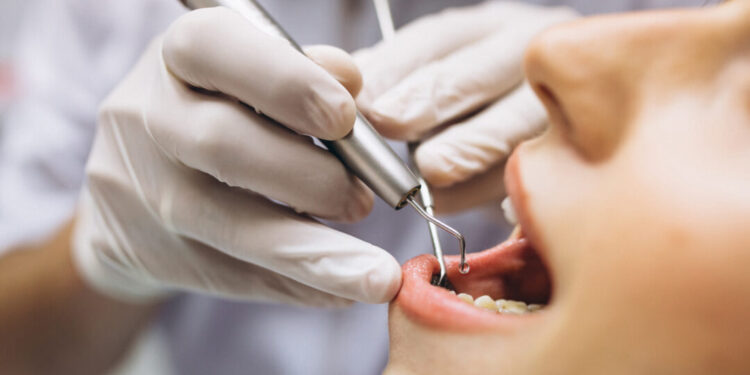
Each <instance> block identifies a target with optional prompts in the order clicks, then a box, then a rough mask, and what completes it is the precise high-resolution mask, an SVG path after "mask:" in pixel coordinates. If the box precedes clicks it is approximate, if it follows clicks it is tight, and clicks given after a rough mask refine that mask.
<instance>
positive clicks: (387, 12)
mask: <svg viewBox="0 0 750 375" xmlns="http://www.w3.org/2000/svg"><path fill="white" fill-rule="evenodd" d="M373 5H374V6H375V14H376V16H377V19H378V25H379V26H380V33H381V35H382V37H383V41H389V40H391V39H392V38H393V37H394V36H395V35H396V28H395V27H394V26H393V17H392V16H391V7H390V5H389V4H388V0H373ZM418 146H419V142H409V143H408V148H409V164H410V167H411V170H412V171H413V172H414V174H415V175H416V177H417V180H418V181H419V184H420V189H419V198H420V200H421V203H422V206H423V207H424V211H422V209H421V208H420V207H418V206H416V205H414V209H415V210H417V212H419V214H420V215H423V216H424V215H430V216H434V208H435V201H434V200H433V199H432V193H431V192H430V187H429V185H427V181H425V179H424V178H423V177H422V173H421V172H420V171H419V166H417V162H416V158H415V157H414V153H415V152H416V149H417V147H418ZM427 228H428V230H429V231H430V240H431V241H432V252H433V254H434V255H435V258H437V261H438V265H439V266H440V275H439V276H438V278H437V280H434V282H433V284H435V285H438V286H442V287H446V285H447V279H446V267H445V255H443V246H442V245H441V244H440V236H439V235H438V231H437V225H435V223H433V222H431V221H428V222H427ZM443 229H444V230H445V231H447V232H451V231H453V228H443ZM457 238H458V239H459V241H463V237H457ZM461 249H465V246H464V244H461ZM465 265H466V262H465V252H464V251H461V262H460V264H459V268H458V270H459V272H461V273H466V272H468V271H469V270H468V268H465Z"/></svg>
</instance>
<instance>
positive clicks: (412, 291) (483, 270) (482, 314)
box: [395, 239, 544, 332]
mask: <svg viewBox="0 0 750 375" xmlns="http://www.w3.org/2000/svg"><path fill="white" fill-rule="evenodd" d="M525 246H527V243H526V240H525V239H509V240H507V241H505V242H503V243H501V244H499V245H497V246H495V247H493V248H491V249H488V250H485V251H482V252H479V253H474V254H471V255H469V257H468V259H467V261H468V262H469V264H471V272H469V274H467V275H462V274H460V273H459V272H458V257H446V267H447V276H448V279H449V280H451V281H452V282H454V284H456V285H458V284H459V283H464V282H465V283H470V284H472V283H473V284H477V283H480V284H484V285H482V286H479V287H480V288H481V289H482V290H483V291H484V294H489V295H491V296H492V295H493V294H496V295H497V294H498V293H500V292H499V291H498V293H493V290H492V285H493V283H492V282H491V281H492V280H491V279H492V277H493V276H495V275H499V274H502V273H503V272H507V271H508V270H509V269H510V268H512V267H514V264H513V258H514V257H513V254H514V252H517V251H522V249H523V248H524V247H525ZM438 271H439V265H438V262H437V260H436V259H435V258H434V257H433V256H431V255H422V256H419V257H416V258H414V259H411V260H410V261H408V262H407V263H406V264H405V265H404V266H403V284H402V286H401V290H400V292H399V294H398V296H397V297H396V300H395V304H396V305H398V306H399V307H401V308H402V310H403V311H404V313H405V314H406V315H407V316H408V317H409V318H410V319H411V320H412V321H414V322H417V323H420V324H423V325H427V326H430V327H433V328H438V329H443V330H453V331H460V332H471V331H474V332H476V331H482V332H486V331H488V330H491V331H500V332H510V331H515V330H517V329H520V328H521V327H520V326H522V325H525V324H530V323H531V322H533V321H535V320H538V319H539V318H540V317H541V316H542V315H544V314H543V312H537V313H534V314H526V315H504V314H498V313H496V312H492V311H487V310H483V309H481V308H478V307H475V306H472V305H469V304H467V303H466V302H463V301H461V300H459V299H458V298H457V297H456V296H455V295H453V294H452V293H450V292H449V291H448V290H447V289H444V288H441V287H437V286H434V285H432V284H430V280H431V279H432V275H434V274H437V273H438ZM459 289H461V288H459ZM476 297H478V296H476Z"/></svg>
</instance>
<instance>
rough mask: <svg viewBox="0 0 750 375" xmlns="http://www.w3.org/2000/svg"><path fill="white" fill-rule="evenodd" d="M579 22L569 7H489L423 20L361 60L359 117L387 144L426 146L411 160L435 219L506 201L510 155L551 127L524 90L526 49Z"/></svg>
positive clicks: (499, 4)
mask: <svg viewBox="0 0 750 375" xmlns="http://www.w3.org/2000/svg"><path fill="white" fill-rule="evenodd" d="M574 17H576V13H575V12H574V11H573V10H571V9H569V8H546V7H540V6H533V5H526V4H522V3H513V2H487V3H483V4H480V5H477V6H471V7H465V8H456V9H448V10H445V11H443V12H441V13H438V14H435V15H430V16H426V17H423V18H421V19H418V20H416V21H414V22H412V23H410V24H409V25H407V26H405V27H403V28H402V29H400V30H398V31H397V32H396V35H395V36H394V38H393V39H392V40H390V41H385V42H381V43H379V44H377V45H375V46H374V47H372V48H369V49H365V50H361V51H358V52H357V53H355V55H354V56H355V61H356V62H357V65H358V66H359V68H360V70H361V72H362V76H363V78H364V87H363V89H362V92H361V93H360V95H359V96H358V97H357V104H358V105H359V107H360V110H362V111H363V113H364V114H365V115H366V116H367V117H368V118H369V119H370V121H371V122H372V124H373V126H374V127H375V128H376V129H378V131H380V132H381V133H382V134H383V135H385V136H387V137H390V138H395V139H403V140H409V141H418V140H422V143H421V145H420V146H419V147H418V148H417V150H416V153H415V159H416V162H417V166H418V167H419V169H420V171H421V173H422V174H423V176H424V177H425V179H426V180H427V181H428V182H429V183H430V184H431V186H432V187H433V190H434V195H435V200H436V210H437V211H438V212H443V213H444V212H451V211H458V210H462V209H465V208H469V207H472V206H475V205H477V204H480V203H484V202H486V201H488V200H490V199H495V198H500V197H501V196H503V195H504V189H503V184H502V172H503V165H504V160H505V158H506V157H507V156H508V155H509V154H510V152H511V151H512V149H513V148H514V147H515V145H516V144H518V143H520V142H521V141H522V140H525V139H528V138H531V137H533V136H534V135H536V134H538V133H540V132H541V130H543V129H544V127H545V125H546V114H545V110H544V107H543V106H542V105H541V103H540V102H539V101H538V99H537V98H536V97H535V96H534V93H533V91H532V90H531V89H530V87H529V86H528V85H527V84H525V83H523V72H522V67H521V63H522V59H523V54H524V50H525V49H526V45H527V44H528V43H529V41H530V40H531V38H532V37H533V36H534V35H535V34H537V33H538V32H539V31H541V30H543V29H545V28H547V27H548V26H550V25H553V24H555V23H558V22H561V21H565V20H569V19H572V18H574ZM446 125H450V126H446Z"/></svg>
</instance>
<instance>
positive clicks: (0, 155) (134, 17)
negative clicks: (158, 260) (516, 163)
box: [0, 0, 703, 375]
mask: <svg viewBox="0 0 750 375" xmlns="http://www.w3.org/2000/svg"><path fill="white" fill-rule="evenodd" d="M261 1H262V3H263V4H264V5H266V6H267V8H268V9H269V10H270V12H271V13H272V14H274V15H275V16H276V18H277V19H278V20H279V21H280V23H281V24H283V25H285V27H286V28H287V29H288V30H289V31H290V33H291V34H292V35H293V36H295V38H296V39H297V40H298V41H299V42H300V43H302V44H317V43H326V44H332V45H336V46H339V47H342V48H344V49H347V50H349V51H353V50H355V49H357V48H360V47H364V46H368V45H370V44H372V43H374V42H376V41H377V40H378V36H379V30H378V26H377V22H376V20H375V13H374V10H373V9H372V5H371V4H370V2H369V1H367V0H275V1H274V0H265V1H263V0H261ZM477 2H478V1H477V0H421V1H419V0H392V1H391V3H392V5H391V6H392V10H393V13H394V19H395V22H396V24H397V25H402V24H404V23H405V22H408V21H409V20H412V19H414V18H416V17H418V16H420V15H423V14H427V13H431V12H435V11H438V10H440V9H442V8H444V7H446V6H451V5H454V6H457V5H466V4H471V3H477ZM533 2H535V3H539V4H561V3H566V4H568V5H572V6H574V7H576V8H577V9H578V10H579V11H581V12H583V13H586V14H589V13H597V12H611V11H624V10H628V9H638V8H645V7H658V6H672V5H677V4H685V5H692V4H700V3H702V2H703V1H702V0H694V1H679V0H671V1H670V0H661V1H650V2H649V1H645V0H630V1H628V0H619V1H617V0H615V1H601V0H575V1H567V2H561V1H553V0H548V1H544V0H538V1H533ZM691 3H692V4H691ZM28 8H29V9H27V12H26V20H25V22H23V26H22V30H21V32H20V38H19V41H18V46H17V49H16V51H17V53H16V54H15V56H14V58H15V65H16V69H17V71H18V79H19V84H20V95H19V97H18V99H17V100H16V101H14V102H13V103H12V105H11V108H10V110H9V112H8V113H7V116H6V118H5V119H4V121H3V122H2V123H1V124H2V125H0V126H1V127H0V251H2V249H6V248H8V247H9V246H11V245H14V244H19V243H23V242H29V241H34V240H38V239H41V238H44V236H45V235H48V234H49V233H50V232H51V231H53V230H54V229H55V228H56V227H57V226H58V225H60V223H61V222H62V221H64V220H65V219H67V218H68V217H70V215H71V213H72V212H73V209H74V205H75V201H76V198H77V194H78V191H79V189H80V185H81V183H82V179H83V169H84V164H85V161H86V157H87V154H88V150H89V147H90V144H91V141H92V138H93V133H94V127H95V116H96V110H97V106H98V103H99V102H100V101H101V100H102V98H103V97H104V96H105V95H106V94H107V93H108V92H109V91H110V90H111V89H112V88H113V87H114V86H115V85H116V83H117V82H118V81H119V80H120V79H121V78H122V77H123V75H124V74H125V73H126V72H127V70H128V69H129V67H130V66H131V65H132V64H133V63H134V61H135V60H136V59H137V57H138V56H139V55H140V53H141V51H142V50H143V48H144V47H145V46H146V44H147V42H148V41H149V40H150V39H151V38H152V37H153V36H155V35H156V34H157V33H159V32H161V31H163V30H164V29H165V28H166V27H167V25H168V24H169V23H170V22H171V21H172V20H173V19H174V18H176V17H177V16H178V15H179V14H181V13H183V12H185V10H184V9H183V8H182V7H181V5H179V3H178V1H177V0H127V1H103V0H35V1H34V4H32V5H31V6H29V7H28ZM394 145H396V148H397V149H398V151H399V152H402V153H403V151H404V150H403V147H400V145H397V144H394ZM498 183H500V182H498ZM500 216H501V215H500V212H499V205H497V204H495V205H491V206H488V207H484V208H481V209H478V210H475V211H474V212H470V213H466V214H463V215H459V216H456V217H451V218H448V219H447V221H448V222H449V223H451V224H452V225H454V226H455V227H456V228H458V229H459V230H460V231H461V232H463V233H464V234H465V235H466V237H467V241H468V246H469V249H470V250H478V249H483V248H486V247H488V246H491V245H493V244H495V243H497V242H498V241H499V240H500V239H501V238H503V237H504V236H505V235H507V231H508V228H507V227H505V226H504V224H502V221H501V220H500ZM333 226H334V227H336V228H338V229H340V230H344V231H346V232H348V233H350V234H352V235H354V236H357V237H359V238H362V239H364V240H367V241H370V242H372V243H374V244H376V245H379V246H381V247H383V248H385V249H388V250H389V251H391V252H392V253H393V255H394V256H395V257H396V258H397V259H398V260H399V261H400V262H404V261H405V260H407V259H409V258H411V257H413V256H415V255H417V254H419V253H420V252H424V251H427V250H428V249H430V244H429V242H428V237H427V232H426V227H425V224H424V222H423V221H422V219H421V218H419V217H417V216H416V215H415V214H413V213H412V212H409V210H403V211H402V212H398V213H396V212H393V211H392V210H391V209H390V208H389V207H387V206H386V205H385V204H382V202H378V203H377V204H376V206H375V209H374V211H373V213H372V214H371V215H370V216H368V217H367V218H366V219H365V220H363V221H362V222H360V223H357V224H353V225H336V224H333ZM446 240H447V239H446ZM102 334H106V332H102ZM387 345H388V337H387V314H386V306H385V305H379V306H373V305H363V304H357V305H355V306H354V307H352V308H350V309H346V310H324V309H302V308H293V307H288V306H278V305H269V304H255V303H238V302H228V301H222V300H218V299H212V298H209V297H204V296H198V295H184V296H181V297H178V298H176V299H175V300H174V301H172V302H171V303H169V304H168V306H167V307H166V308H165V309H164V311H163V312H162V313H161V314H160V316H159V318H158V319H156V320H155V321H154V323H153V324H152V327H151V328H150V329H149V330H147V332H146V333H145V334H144V337H142V338H141V340H140V341H139V342H138V343H137V344H136V345H134V348H133V350H132V352H131V353H130V354H129V356H128V359H126V360H125V361H124V363H123V364H121V366H120V367H119V368H118V369H117V370H116V371H115V372H116V373H119V374H144V375H146V374H155V375H156V374H180V375H192V374H196V375H198V374H200V375H203V374H216V375H229V374H376V373H380V371H381V370H382V369H383V367H384V365H385V363H386V361H387Z"/></svg>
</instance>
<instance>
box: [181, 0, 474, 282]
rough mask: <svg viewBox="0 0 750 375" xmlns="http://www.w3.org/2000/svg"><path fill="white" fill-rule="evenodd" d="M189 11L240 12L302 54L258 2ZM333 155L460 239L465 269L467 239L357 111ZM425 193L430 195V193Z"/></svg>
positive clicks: (194, 4) (198, 3)
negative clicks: (429, 202) (423, 198)
mask: <svg viewBox="0 0 750 375" xmlns="http://www.w3.org/2000/svg"><path fill="white" fill-rule="evenodd" d="M180 2H182V4H183V5H185V6H186V7H188V8H189V9H198V8H208V7H216V6H224V7H227V8H230V9H233V10H234V11H236V12H238V13H239V14H241V15H242V16H244V17H245V18H247V19H248V20H249V21H250V22H252V23H253V25H254V26H255V27H257V28H259V29H260V30H262V31H264V32H266V33H268V34H271V35H276V36H279V37H282V38H284V39H286V40H288V41H289V42H290V43H291V45H292V46H293V47H294V48H295V49H297V50H298V51H299V52H300V53H302V54H304V52H303V51H302V48H301V47H300V46H299V44H297V42H295V41H294V39H293V38H292V37H291V36H290V35H289V34H288V33H287V32H286V31H285V30H284V29H283V28H282V27H281V25H279V24H278V23H277V22H276V21H275V20H274V19H273V17H271V15H270V14H269V13H268V12H267V11H266V10H265V9H264V8H263V7H262V6H261V5H260V4H259V3H258V2H257V1H256V0H180ZM320 141H321V142H322V143H323V144H324V145H325V146H326V148H328V150H329V151H330V152H332V153H333V154H334V155H336V157H338V158H339V160H341V162H342V163H343V164H344V165H345V166H346V167H347V168H348V169H349V170H350V171H351V172H352V173H354V175H356V176H357V177H358V178H359V179H360V180H362V182H364V183H365V184H366V185H367V186H368V187H369V188H370V189H372V191H373V192H375V194H376V195H377V196H379V197H380V198H381V199H383V200H384V201H385V202H386V203H388V204H389V205H391V207H393V208H395V209H396V210H398V209H400V208H402V207H404V206H405V205H407V204H409V205H411V206H412V207H414V209H416V210H417V212H418V213H419V214H420V215H421V216H422V217H424V218H425V219H426V220H427V221H428V222H429V223H432V224H433V225H436V226H437V227H440V228H442V229H444V230H445V231H447V232H448V233H450V234H451V235H452V236H454V237H456V238H457V239H458V240H459V245H460V250H461V255H462V256H461V267H460V269H461V270H463V269H464V254H465V244H464V237H463V235H461V234H460V233H459V232H458V231H456V230H455V229H453V228H451V227H450V226H448V225H446V224H445V223H443V222H441V221H440V220H438V219H436V218H435V217H434V216H433V215H432V207H427V208H426V209H425V207H423V206H422V205H421V204H420V203H419V202H418V201H417V199H416V197H415V196H416V195H417V194H418V193H419V192H420V188H422V184H421V183H420V180H421V179H420V178H418V177H417V176H415V174H414V173H413V172H412V171H411V170H410V169H409V167H408V166H407V165H406V164H405V163H404V162H403V161H402V160H401V159H400V158H399V157H398V155H396V153H395V152H394V151H393V150H392V149H391V148H390V147H389V146H388V144H387V143H386V142H385V140H384V139H383V138H382V137H381V136H380V135H379V134H378V133H377V132H376V131H375V129H373V127H372V125H370V123H369V122H368V121H367V119H365V117H364V116H363V115H362V114H361V113H360V112H359V111H357V118H356V121H355V123H354V127H353V129H352V131H351V132H350V133H349V134H347V135H346V136H345V137H344V138H342V139H339V140H335V141H326V140H320ZM426 194H429V191H427V193H426ZM430 233H431V238H432V241H433V245H434V246H435V244H437V246H438V247H436V249H439V242H438V241H439V240H438V239H437V232H436V231H435V230H434V227H432V226H431V227H430ZM436 255H438V254H437V253H436ZM439 255H440V256H439V262H440V265H441V275H440V278H439V283H440V285H444V284H443V283H444V280H445V265H444V262H443V259H442V252H440V254H439Z"/></svg>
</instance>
